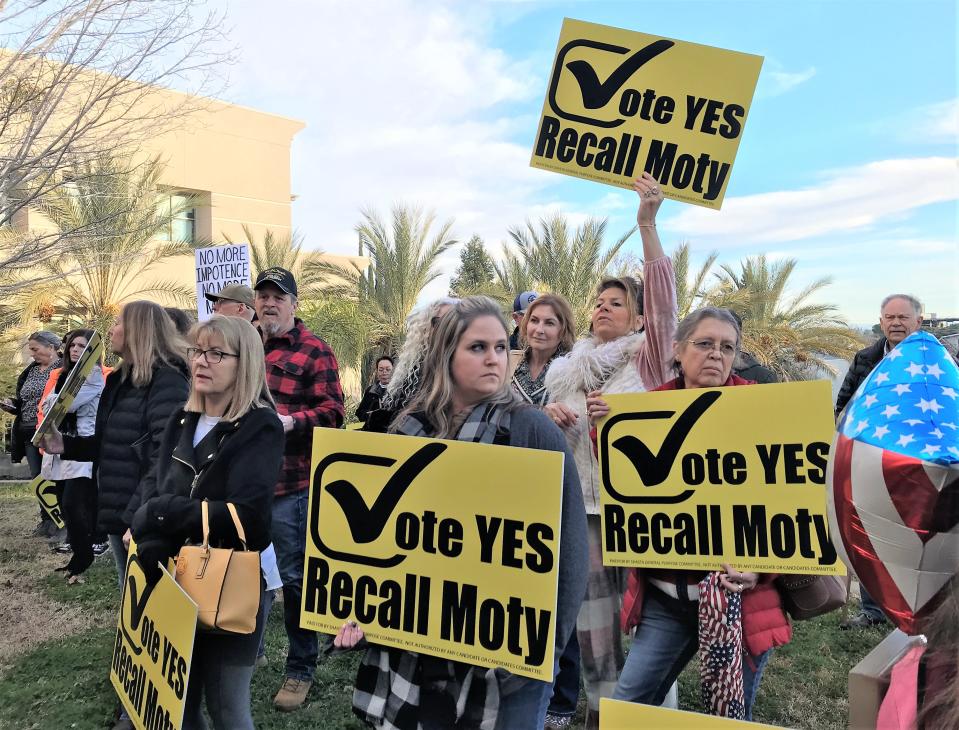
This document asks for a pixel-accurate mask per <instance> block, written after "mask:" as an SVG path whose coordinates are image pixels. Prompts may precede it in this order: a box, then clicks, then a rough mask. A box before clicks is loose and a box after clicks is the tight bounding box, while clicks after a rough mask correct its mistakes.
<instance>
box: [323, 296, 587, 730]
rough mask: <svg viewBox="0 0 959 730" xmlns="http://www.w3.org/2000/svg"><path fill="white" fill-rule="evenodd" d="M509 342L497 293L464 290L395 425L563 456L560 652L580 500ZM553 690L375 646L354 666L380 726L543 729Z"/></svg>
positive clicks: (580, 532)
mask: <svg viewBox="0 0 959 730" xmlns="http://www.w3.org/2000/svg"><path fill="white" fill-rule="evenodd" d="M508 342H509V335H508V334H507V330H506V323H505V322H504V321H503V315H502V312H501V311H500V309H499V306H498V305H497V304H496V302H494V301H493V300H492V299H489V298H487V297H467V298H465V299H463V300H462V301H460V302H459V303H457V304H455V305H453V306H452V307H451V308H450V309H449V311H448V312H447V313H446V314H445V315H444V316H443V317H442V319H441V320H440V321H439V322H438V324H437V327H436V333H435V336H434V338H433V347H432V348H431V349H430V351H429V352H428V354H427V356H426V359H425V361H424V364H423V369H422V382H421V387H420V389H419V392H418V393H417V395H416V397H415V398H414V399H413V401H412V402H411V403H410V404H409V405H408V406H407V407H406V408H405V409H404V410H403V411H402V412H401V413H400V414H399V416H398V417H397V419H396V421H395V422H394V424H393V429H392V430H393V431H394V432H395V433H398V434H403V435H408V436H426V437H431V438H444V439H457V440H460V441H470V442H474V443H484V444H499V445H504V446H516V447H520V448H528V449H541V450H546V451H559V452H562V453H564V454H566V459H565V466H564V474H563V484H562V487H561V489H562V522H561V525H562V527H561V535H560V555H559V591H558V600H557V607H556V622H557V623H556V642H555V643H556V654H555V655H556V656H557V657H558V656H559V654H560V653H561V652H562V650H563V647H565V646H566V642H567V640H568V639H569V636H570V634H571V633H572V630H573V625H574V623H575V620H576V613H577V611H578V610H579V605H580V602H581V601H582V598H583V591H584V587H585V583H584V581H585V578H586V544H585V539H586V536H585V531H586V524H585V516H584V512H583V502H582V497H581V495H580V490H579V485H578V483H577V479H576V471H575V469H574V468H573V466H572V460H571V459H570V456H569V452H568V450H567V448H566V444H565V442H564V440H563V436H562V434H561V433H560V432H559V430H558V429H557V428H556V427H555V426H553V425H552V424H551V423H550V421H549V419H548V418H547V417H546V416H545V415H544V414H543V412H542V411H540V410H538V409H536V408H530V407H528V406H527V405H526V404H524V403H523V402H522V401H521V400H520V399H519V398H518V397H517V395H516V394H515V393H514V392H513V391H512V389H511V388H510V385H509V381H508V379H507V361H508V357H507V353H508ZM503 478H507V477H506V476H504V477H503ZM448 488H455V485H449V487H448ZM362 637H363V631H362V628H361V627H359V626H357V625H356V624H355V623H349V624H346V625H345V626H343V628H342V629H341V630H340V632H339V634H338V635H337V637H336V640H335V642H334V643H335V645H336V646H338V647H343V648H351V647H354V646H356V645H357V643H358V642H359V641H360V640H361V639H362ZM550 690H551V683H550V682H543V681H540V680H534V679H529V678H524V677H519V676H517V675H513V674H510V673H509V672H507V671H506V670H505V669H486V668H484V667H478V666H475V665H469V664H464V663H462V662H454V661H450V660H447V659H440V658H437V657H430V656H426V655H422V654H418V653H416V652H412V651H407V650H404V649H398V648H392V647H384V646H379V645H374V644H371V645H369V647H368V648H367V651H366V654H365V656H364V657H363V660H362V662H361V664H360V668H359V670H358V673H357V678H356V686H355V690H354V693H353V711H354V713H356V714H357V715H358V716H359V717H361V718H363V719H364V720H366V721H367V722H369V723H371V724H372V725H373V726H374V727H380V728H399V729H400V730H417V728H440V727H458V728H479V727H483V728H503V729H505V728H509V729H510V730H542V727H543V721H544V718H545V716H546V707H547V704H548V703H549V696H550Z"/></svg>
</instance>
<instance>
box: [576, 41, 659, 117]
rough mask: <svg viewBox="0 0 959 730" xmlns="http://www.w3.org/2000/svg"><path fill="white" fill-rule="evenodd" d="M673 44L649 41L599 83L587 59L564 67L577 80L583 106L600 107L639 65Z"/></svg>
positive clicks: (606, 102)
mask: <svg viewBox="0 0 959 730" xmlns="http://www.w3.org/2000/svg"><path fill="white" fill-rule="evenodd" d="M674 45H675V43H674V42H673V41H666V40H659V41H655V42H654V43H650V44H649V45H648V46H646V47H645V48H641V49H640V50H638V51H636V53H634V54H633V55H632V56H630V57H629V58H627V59H626V60H625V61H623V62H622V63H621V64H620V65H619V66H618V67H617V68H616V70H615V71H613V73H611V74H610V75H609V77H608V78H607V79H606V81H604V82H602V83H600V81H599V77H598V76H597V75H596V71H595V70H594V69H593V67H592V66H591V65H590V64H589V62H588V61H570V62H569V63H567V64H566V68H568V69H569V70H570V73H572V74H573V76H574V77H575V78H576V81H577V82H579V89H580V91H581V92H582V94H583V106H584V107H585V108H586V109H602V108H603V107H604V106H606V105H607V104H608V103H609V101H610V99H612V98H613V95H614V94H615V93H616V92H617V91H619V90H620V89H621V88H622V87H623V84H625V83H626V82H627V81H629V77H630V76H632V75H633V74H634V73H636V71H637V70H638V69H639V67H640V66H642V65H643V64H644V63H646V62H648V61H651V60H652V59H654V58H656V56H658V55H659V54H660V53H663V52H664V51H666V50H668V49H669V48H672V47H673V46H674Z"/></svg>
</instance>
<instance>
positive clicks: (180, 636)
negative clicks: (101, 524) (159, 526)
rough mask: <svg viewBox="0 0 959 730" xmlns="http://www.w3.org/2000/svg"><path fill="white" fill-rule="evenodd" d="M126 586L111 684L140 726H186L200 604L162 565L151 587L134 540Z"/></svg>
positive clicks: (172, 729) (151, 729)
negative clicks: (159, 573) (185, 715)
mask: <svg viewBox="0 0 959 730" xmlns="http://www.w3.org/2000/svg"><path fill="white" fill-rule="evenodd" d="M130 548H131V551H130V557H129V559H128V560H127V572H126V577H125V580H124V584H123V596H122V598H121V603H120V615H119V618H118V620H117V633H116V638H115V639H114V644H113V659H112V661H111V662H110V682H111V683H112V684H113V688H114V689H115V690H116V693H117V695H118V696H119V697H120V701H121V702H122V703H123V706H124V707H125V708H126V711H127V712H128V713H129V715H130V719H131V720H132V722H133V724H134V726H136V727H137V728H138V730H160V729H161V728H162V729H163V730H177V729H178V728H180V727H182V726H183V711H184V707H185V704H186V690H187V681H188V680H189V678H190V663H191V661H192V659H193V639H194V636H195V634H196V604H195V603H194V602H193V601H192V600H190V597H189V596H187V594H186V593H184V592H183V589H182V588H180V586H178V585H177V584H176V581H175V580H174V579H173V577H172V576H171V575H170V573H169V572H168V571H167V570H166V569H164V570H163V575H162V576H161V578H160V580H159V581H158V582H157V583H155V584H154V585H152V586H151V585H148V584H147V580H146V578H145V576H144V575H143V569H142V567H141V566H140V559H139V558H138V557H137V555H136V548H135V545H134V544H133V543H131V545H130Z"/></svg>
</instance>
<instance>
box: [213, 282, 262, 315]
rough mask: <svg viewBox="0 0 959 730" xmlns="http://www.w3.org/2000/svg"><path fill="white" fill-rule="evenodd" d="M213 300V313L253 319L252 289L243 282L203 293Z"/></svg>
mask: <svg viewBox="0 0 959 730" xmlns="http://www.w3.org/2000/svg"><path fill="white" fill-rule="evenodd" d="M203 296H204V297H206V298H207V300H209V301H211V302H213V313H214V314H222V315H223V316H224V317H241V318H242V319H245V320H246V321H247V322H252V321H253V315H254V314H256V312H255V310H254V308H253V290H252V289H251V288H250V287H248V286H246V285H245V284H230V285H229V286H225V287H223V288H222V289H220V291H218V292H215V293H214V292H207V293H206V294H204V295H203Z"/></svg>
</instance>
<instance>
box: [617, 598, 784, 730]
mask: <svg viewBox="0 0 959 730" xmlns="http://www.w3.org/2000/svg"><path fill="white" fill-rule="evenodd" d="M698 614H699V603H698V601H680V600H677V599H675V598H671V597H670V596H667V595H666V594H665V593H663V592H662V591H660V590H659V589H658V588H656V587H655V586H652V585H648V586H647V588H646V595H645V596H644V599H643V617H642V620H641V621H640V622H639V626H638V627H637V629H636V635H635V636H634V637H633V643H632V645H631V647H630V650H629V655H628V656H627V657H626V665H625V666H624V667H623V672H622V674H621V675H620V677H619V682H618V683H617V684H616V690H615V692H614V693H613V699H617V700H625V701H627V702H638V703H641V704H644V705H661V704H662V703H663V700H664V699H665V698H666V693H667V692H669V688H670V686H671V685H672V684H673V682H675V681H676V679H677V678H678V677H679V675H680V673H681V672H682V671H683V669H684V668H685V667H686V665H687V664H688V663H689V660H690V659H692V658H693V656H695V655H696V652H697V651H698V650H699V616H698ZM771 653H772V651H771V650H770V651H767V652H764V653H763V654H760V655H759V656H752V655H751V654H746V655H745V656H744V657H743V694H744V699H745V704H746V717H747V718H750V717H752V705H753V702H754V701H755V699H756V691H757V689H758V687H759V682H760V680H761V679H762V673H763V669H765V666H766V662H767V661H768V660H769V655H770V654H771ZM750 662H752V663H753V665H754V666H755V667H756V669H755V671H754V670H752V669H751V668H750V667H749V663H750Z"/></svg>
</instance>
